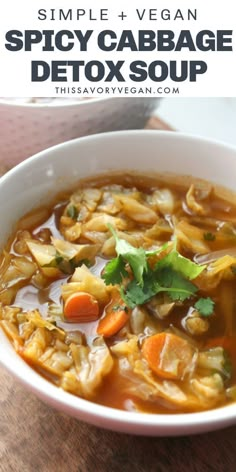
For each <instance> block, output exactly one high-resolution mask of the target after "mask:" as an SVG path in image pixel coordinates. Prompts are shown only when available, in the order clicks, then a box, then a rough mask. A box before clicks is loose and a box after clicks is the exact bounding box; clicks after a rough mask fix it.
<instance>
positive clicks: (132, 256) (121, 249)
mask: <svg viewBox="0 0 236 472" xmlns="http://www.w3.org/2000/svg"><path fill="white" fill-rule="evenodd" d="M107 226H108V228H109V229H110V231H111V232H112V234H113V236H114V238H115V242H116V252H117V255H118V256H122V258H123V259H124V260H125V261H126V262H128V264H129V265H130V267H131V269H132V271H133V274H134V276H135V278H136V280H137V282H138V283H139V284H141V285H142V283H143V273H144V272H145V271H146V270H147V258H146V253H145V250H144V249H143V248H141V247H140V248H136V247H134V246H131V244H129V243H128V242H127V241H125V240H124V239H120V238H119V237H118V236H117V234H116V232H115V231H114V229H113V228H112V226H111V225H110V224H108V225H107Z"/></svg>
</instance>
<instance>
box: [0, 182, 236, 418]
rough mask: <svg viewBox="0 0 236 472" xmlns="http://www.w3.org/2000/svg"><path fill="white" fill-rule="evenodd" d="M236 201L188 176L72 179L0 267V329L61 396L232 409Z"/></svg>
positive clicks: (24, 228) (20, 231)
mask: <svg viewBox="0 0 236 472" xmlns="http://www.w3.org/2000/svg"><path fill="white" fill-rule="evenodd" d="M235 294H236V196H235V195H232V194H231V196H229V192H228V193H227V191H224V190H223V189H218V188H216V187H215V186H214V185H213V184H210V183H208V182H203V181H199V180H197V179H196V180H195V179H190V178H186V179H185V178H182V179H179V178H178V177H176V178H175V179H173V178H172V179H171V178H168V177H166V178H165V177H163V176H158V175H157V176H155V177H154V176H153V177H150V176H148V175H147V176H140V175H138V174H136V173H133V174H132V173H129V174H126V173H122V174H114V175H110V176H100V177H99V176H98V177H94V178H93V179H87V180H83V181H81V182H79V184H78V186H77V188H76V189H75V190H74V191H73V193H72V194H64V195H59V196H58V197H57V199H56V200H55V201H54V203H52V205H51V207H50V208H49V207H45V208H40V209H36V210H34V211H32V212H31V213H29V214H27V215H26V216H24V217H23V218H22V219H21V220H20V221H19V222H18V224H17V229H16V231H15V234H14V235H13V236H12V237H11V238H10V240H9V242H8V244H7V245H6V247H5V248H4V250H3V251H2V254H1V257H0V325H1V328H2V329H3V330H4V332H5V333H6V335H7V336H8V337H9V339H10V340H11V342H12V343H13V346H14V348H15V350H16V352H17V353H18V354H19V355H20V356H21V357H22V358H23V359H24V360H25V361H26V362H28V363H29V364H30V366H31V367H32V368H34V369H35V370H36V371H37V372H38V373H40V374H41V375H43V376H44V377H46V378H47V379H48V380H49V381H51V382H53V383H54V384H55V385H57V386H58V387H59V388H62V389H64V390H65V391H67V392H70V393H71V394H74V395H77V396H80V397H82V398H85V399H88V400H91V401H93V402H96V403H99V404H103V405H107V406H111V407H114V408H118V409H125V410H132V411H139V412H148V413H183V412H185V413H188V412H196V411H204V410H208V409H213V408H217V407H220V406H223V405H225V404H227V403H230V402H233V401H236V393H235V392H236V295H235Z"/></svg>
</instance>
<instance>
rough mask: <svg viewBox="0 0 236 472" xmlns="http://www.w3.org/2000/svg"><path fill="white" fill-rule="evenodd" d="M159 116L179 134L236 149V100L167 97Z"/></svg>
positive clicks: (161, 106)
mask: <svg viewBox="0 0 236 472" xmlns="http://www.w3.org/2000/svg"><path fill="white" fill-rule="evenodd" d="M157 114H158V116H160V118H162V119H163V120H165V121H166V122H168V123H169V124H170V125H171V126H173V128H175V129H177V130H179V131H183V132H186V133H191V134H197V135H201V136H205V137H207V138H213V139H217V140H221V141H225V142H227V143H230V144H233V145H235V146H236V98H167V99H164V100H162V101H161V104H160V107H159V109H158V110H157Z"/></svg>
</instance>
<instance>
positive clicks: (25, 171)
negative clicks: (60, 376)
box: [0, 131, 236, 436]
mask: <svg viewBox="0 0 236 472" xmlns="http://www.w3.org/2000/svg"><path fill="white" fill-rule="evenodd" d="M215 162H217V166H215ZM124 168H126V169H135V168H136V169H137V170H138V171H140V172H152V173H153V172H154V171H155V169H158V171H159V172H164V171H171V172H175V173H180V174H193V175H194V176H198V177H202V178H204V177H205V178H206V179H211V180H214V181H215V182H218V183H220V184H225V185H226V184H227V186H228V187H231V188H235V175H236V149H234V148H231V147H227V146H224V145H219V144H216V143H214V142H210V141H207V140H200V139H199V138H192V137H188V136H184V135H182V134H181V133H175V132H174V133H167V132H165V131H164V132H154V131H133V132H132V131H130V132H129V131H128V132H121V133H110V134H100V135H97V136H90V137H86V138H82V139H80V140H75V141H71V142H70V143H66V144H62V145H59V146H57V147H54V148H52V149H51V150H48V151H44V152H42V153H40V154H38V155H37V156H35V157H33V158H31V159H28V160H26V161H24V162H23V163H21V164H20V165H19V166H18V167H16V168H14V169H12V170H11V171H10V172H8V173H7V174H6V175H5V176H3V177H2V178H1V180H0V201H1V216H2V221H4V225H1V226H0V245H3V243H4V242H5V240H6V236H7V235H8V234H9V233H10V232H11V228H12V223H13V221H16V220H17V219H18V218H19V217H20V216H21V215H22V214H23V213H25V212H26V211H27V209H30V208H32V207H34V206H38V205H39V203H40V195H44V200H45V199H48V198H49V195H52V193H53V192H54V193H58V192H59V191H60V190H61V189H62V188H64V187H65V186H66V187H67V188H69V182H75V181H76V180H77V179H78V178H79V177H85V176H88V175H94V174H96V173H98V172H104V171H105V170H107V171H109V170H110V169H114V170H117V169H120V170H121V169H124ZM12 189H14V192H13V191H12ZM16 195H17V199H16V197H15V196H16ZM0 361H1V362H2V363H3V364H4V365H5V367H7V368H8V369H9V370H10V371H11V372H12V373H13V374H14V375H15V376H16V377H18V379H19V380H21V382H23V383H24V385H25V386H26V387H27V388H28V389H29V390H31V391H33V392H35V393H36V394H37V395H38V396H39V397H40V398H42V399H43V400H44V401H46V402H48V403H49V404H50V405H52V406H54V407H55V408H58V409H59V410H61V411H64V412H66V413H68V414H70V415H72V416H74V417H76V418H79V419H81V420H84V421H87V422H89V423H92V424H94V425H97V426H102V427H104V428H109V429H113V430H116V431H122V432H127V433H133V434H146V435H154V436H173V435H174V436H176V435H182V434H192V433H200V432H204V431H210V430H214V429H217V428H222V427H224V426H229V425H231V424H233V423H235V422H236V408H235V403H234V404H232V405H229V406H226V407H223V408H218V409H216V410H211V411H206V412H203V413H190V414H179V415H171V414H169V415H156V414H153V415H150V414H145V413H142V414H139V413H135V412H127V411H120V410H116V409H113V408H108V407H104V406H101V405H97V404H95V403H91V402H88V401H85V400H82V399H81V398H78V397H76V396H73V395H71V394H69V393H67V392H64V391H63V390H61V389H59V388H57V387H56V386H55V385H52V384H51V383H50V382H48V381H47V380H46V379H44V378H42V377H41V376H40V375H39V374H37V373H36V371H34V370H33V369H31V368H30V367H29V366H28V365H27V364H26V363H25V362H24V361H23V360H22V359H21V358H20V356H18V355H17V354H16V353H15V351H14V349H13V347H12V346H11V345H10V343H9V341H8V339H7V337H6V336H5V335H4V334H3V332H2V331H0Z"/></svg>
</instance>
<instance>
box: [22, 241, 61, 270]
mask: <svg viewBox="0 0 236 472" xmlns="http://www.w3.org/2000/svg"><path fill="white" fill-rule="evenodd" d="M27 246H28V248H29V251H30V252H31V254H32V256H33V257H34V259H35V260H36V262H37V264H38V266H39V267H40V269H41V270H42V272H43V274H44V275H45V276H46V277H57V276H58V275H59V274H60V271H59V270H58V268H57V267H56V265H57V264H56V257H57V251H56V249H55V247H53V246H52V245H51V244H41V243H38V242H33V241H27Z"/></svg>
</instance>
